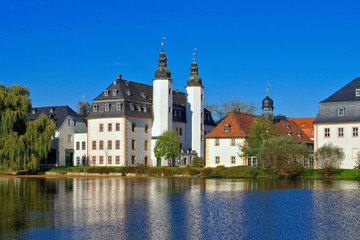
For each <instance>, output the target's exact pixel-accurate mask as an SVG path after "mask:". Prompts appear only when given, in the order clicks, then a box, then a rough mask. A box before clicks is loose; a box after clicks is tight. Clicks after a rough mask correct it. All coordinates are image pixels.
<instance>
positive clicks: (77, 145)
mask: <svg viewBox="0 0 360 240" xmlns="http://www.w3.org/2000/svg"><path fill="white" fill-rule="evenodd" d="M76 150H80V142H76Z"/></svg>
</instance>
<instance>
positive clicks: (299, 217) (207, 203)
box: [0, 178, 360, 240]
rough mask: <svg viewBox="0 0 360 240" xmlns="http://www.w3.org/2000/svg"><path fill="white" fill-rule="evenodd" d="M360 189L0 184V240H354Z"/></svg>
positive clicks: (343, 184) (154, 181)
mask: <svg viewBox="0 0 360 240" xmlns="http://www.w3.org/2000/svg"><path fill="white" fill-rule="evenodd" d="M359 237H360V182H358V181H334V182H331V183H327V182H323V181H321V180H297V181H291V180H269V179H260V180H253V179H245V180H244V179H191V178H0V239H156V240H160V239H359Z"/></svg>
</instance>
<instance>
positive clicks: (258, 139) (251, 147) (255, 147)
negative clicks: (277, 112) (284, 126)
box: [240, 116, 279, 156]
mask: <svg viewBox="0 0 360 240" xmlns="http://www.w3.org/2000/svg"><path fill="white" fill-rule="evenodd" d="M276 136H279V132H278V129H277V127H276V125H275V124H274V123H273V122H272V121H271V119H269V118H268V117H267V116H262V117H258V118H256V119H255V120H254V122H253V124H252V125H251V127H250V134H249V137H248V138H247V142H246V144H244V145H242V146H241V147H240V148H241V153H242V155H243V156H257V153H258V151H259V149H260V147H261V144H262V143H263V142H264V141H265V140H266V139H269V138H272V137H276Z"/></svg>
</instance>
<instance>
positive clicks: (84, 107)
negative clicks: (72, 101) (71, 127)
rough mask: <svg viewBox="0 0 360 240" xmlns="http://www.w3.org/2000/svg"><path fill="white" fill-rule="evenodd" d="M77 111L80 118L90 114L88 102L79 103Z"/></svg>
mask: <svg viewBox="0 0 360 240" xmlns="http://www.w3.org/2000/svg"><path fill="white" fill-rule="evenodd" d="M77 109H78V114H79V115H80V116H81V117H82V118H86V117H87V116H88V115H89V113H90V110H91V105H90V103H88V102H84V101H80V102H78V104H77Z"/></svg>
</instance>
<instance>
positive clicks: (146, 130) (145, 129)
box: [144, 124, 149, 133]
mask: <svg viewBox="0 0 360 240" xmlns="http://www.w3.org/2000/svg"><path fill="white" fill-rule="evenodd" d="M144 131H145V133H148V132H149V125H147V124H145V127H144Z"/></svg>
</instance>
